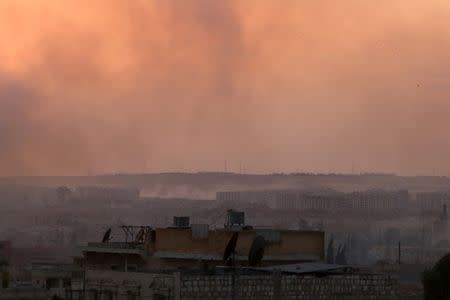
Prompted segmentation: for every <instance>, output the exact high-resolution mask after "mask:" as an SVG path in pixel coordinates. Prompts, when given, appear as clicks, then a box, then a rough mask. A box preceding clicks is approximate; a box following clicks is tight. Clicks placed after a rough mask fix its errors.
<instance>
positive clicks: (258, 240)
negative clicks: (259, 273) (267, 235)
mask: <svg viewBox="0 0 450 300" xmlns="http://www.w3.org/2000/svg"><path fill="white" fill-rule="evenodd" d="M265 245H266V240H265V239H264V237H262V236H260V235H258V236H256V237H255V239H254V240H253V243H252V246H251V247H250V252H249V253H248V264H249V265H250V266H251V267H256V266H258V265H260V264H261V261H262V259H263V257H264V248H265Z"/></svg>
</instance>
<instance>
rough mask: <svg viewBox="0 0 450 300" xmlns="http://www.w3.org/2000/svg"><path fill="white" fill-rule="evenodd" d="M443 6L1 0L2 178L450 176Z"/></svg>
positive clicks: (448, 42)
mask: <svg viewBox="0 0 450 300" xmlns="http://www.w3.org/2000/svg"><path fill="white" fill-rule="evenodd" d="M449 20H450V5H449V4H448V3H446V1H440V0H434V1H428V2H427V3H424V2H423V1H406V0H405V1H402V0H397V1H376V2H375V1H374V2H373V3H366V2H365V3H362V2H360V1H346V2H345V3H335V2H334V1H325V0H323V1H314V3H313V2H306V1H283V2H281V3H279V2H278V1H233V0H232V1H207V0H197V1H194V0H189V1H182V2H179V1H178V2H177V1H171V0H169V1H152V0H136V1H119V0H108V1H106V0H96V1H85V0H81V1H72V0H67V1H52V0H36V1H33V3H31V2H29V1H20V0H19V1H17V0H4V1H2V2H0V36H2V39H1V41H0V74H1V75H0V118H1V119H0V135H1V139H0V146H1V147H0V164H1V170H0V174H1V175H44V174H87V173H104V172H122V171H125V172H151V171H174V170H180V171H196V170H220V169H223V168H224V164H225V160H226V161H227V166H228V170H232V171H238V170H239V162H242V164H243V168H244V169H245V170H247V171H248V172H273V171H296V170H304V171H321V172H335V171H340V172H348V171H350V170H351V164H352V161H353V164H354V165H355V169H356V171H367V172H368V171H386V172H398V173H403V174H422V173H431V172H432V170H433V169H435V170H436V172H437V173H438V174H443V175H444V174H445V175H448V174H450V163H448V162H447V160H446V153H448V152H449V150H450V142H448V139H447V134H446V132H447V131H448V130H449V129H450V123H449V121H448V118H447V115H448V113H449V112H450V101H449V96H450V74H449V71H448V70H449V68H448V66H449V63H450V57H449V55H448V53H450V51H449V50H450V21H449Z"/></svg>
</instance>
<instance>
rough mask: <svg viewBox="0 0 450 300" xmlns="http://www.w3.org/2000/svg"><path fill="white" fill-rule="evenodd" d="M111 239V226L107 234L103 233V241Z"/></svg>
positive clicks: (106, 241)
mask: <svg viewBox="0 0 450 300" xmlns="http://www.w3.org/2000/svg"><path fill="white" fill-rule="evenodd" d="M110 240H111V228H108V230H106V232H105V234H104V235H103V239H102V243H108V242H109V241H110Z"/></svg>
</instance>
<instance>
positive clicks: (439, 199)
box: [416, 191, 450, 210]
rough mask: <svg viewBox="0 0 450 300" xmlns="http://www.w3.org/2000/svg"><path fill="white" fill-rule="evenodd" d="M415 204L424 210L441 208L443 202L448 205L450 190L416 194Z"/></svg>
mask: <svg viewBox="0 0 450 300" xmlns="http://www.w3.org/2000/svg"><path fill="white" fill-rule="evenodd" d="M416 201H417V206H418V208H419V209H425V210H441V208H442V206H443V205H444V204H445V205H447V206H449V207H450V192H449V191H439V192H426V193H418V194H417V195H416Z"/></svg>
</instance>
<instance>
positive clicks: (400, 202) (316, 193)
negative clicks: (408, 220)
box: [216, 189, 410, 211]
mask: <svg viewBox="0 0 450 300" xmlns="http://www.w3.org/2000/svg"><path fill="white" fill-rule="evenodd" d="M216 200H217V201H219V202H221V203H226V204H228V205H235V206H238V205H240V204H243V203H250V204H252V203H255V204H256V203H261V204H265V205H268V206H269V207H271V208H275V209H283V210H298V211H301V210H311V209H312V210H338V209H362V210H368V209H377V210H378V209H386V210H387V209H401V208H406V207H408V206H409V205H410V195H409V193H408V191H407V190H397V191H387V190H378V189H372V190H367V191H356V192H351V193H343V192H338V191H335V190H333V189H311V190H293V189H286V190H266V191H234V192H219V193H217V195H216Z"/></svg>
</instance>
